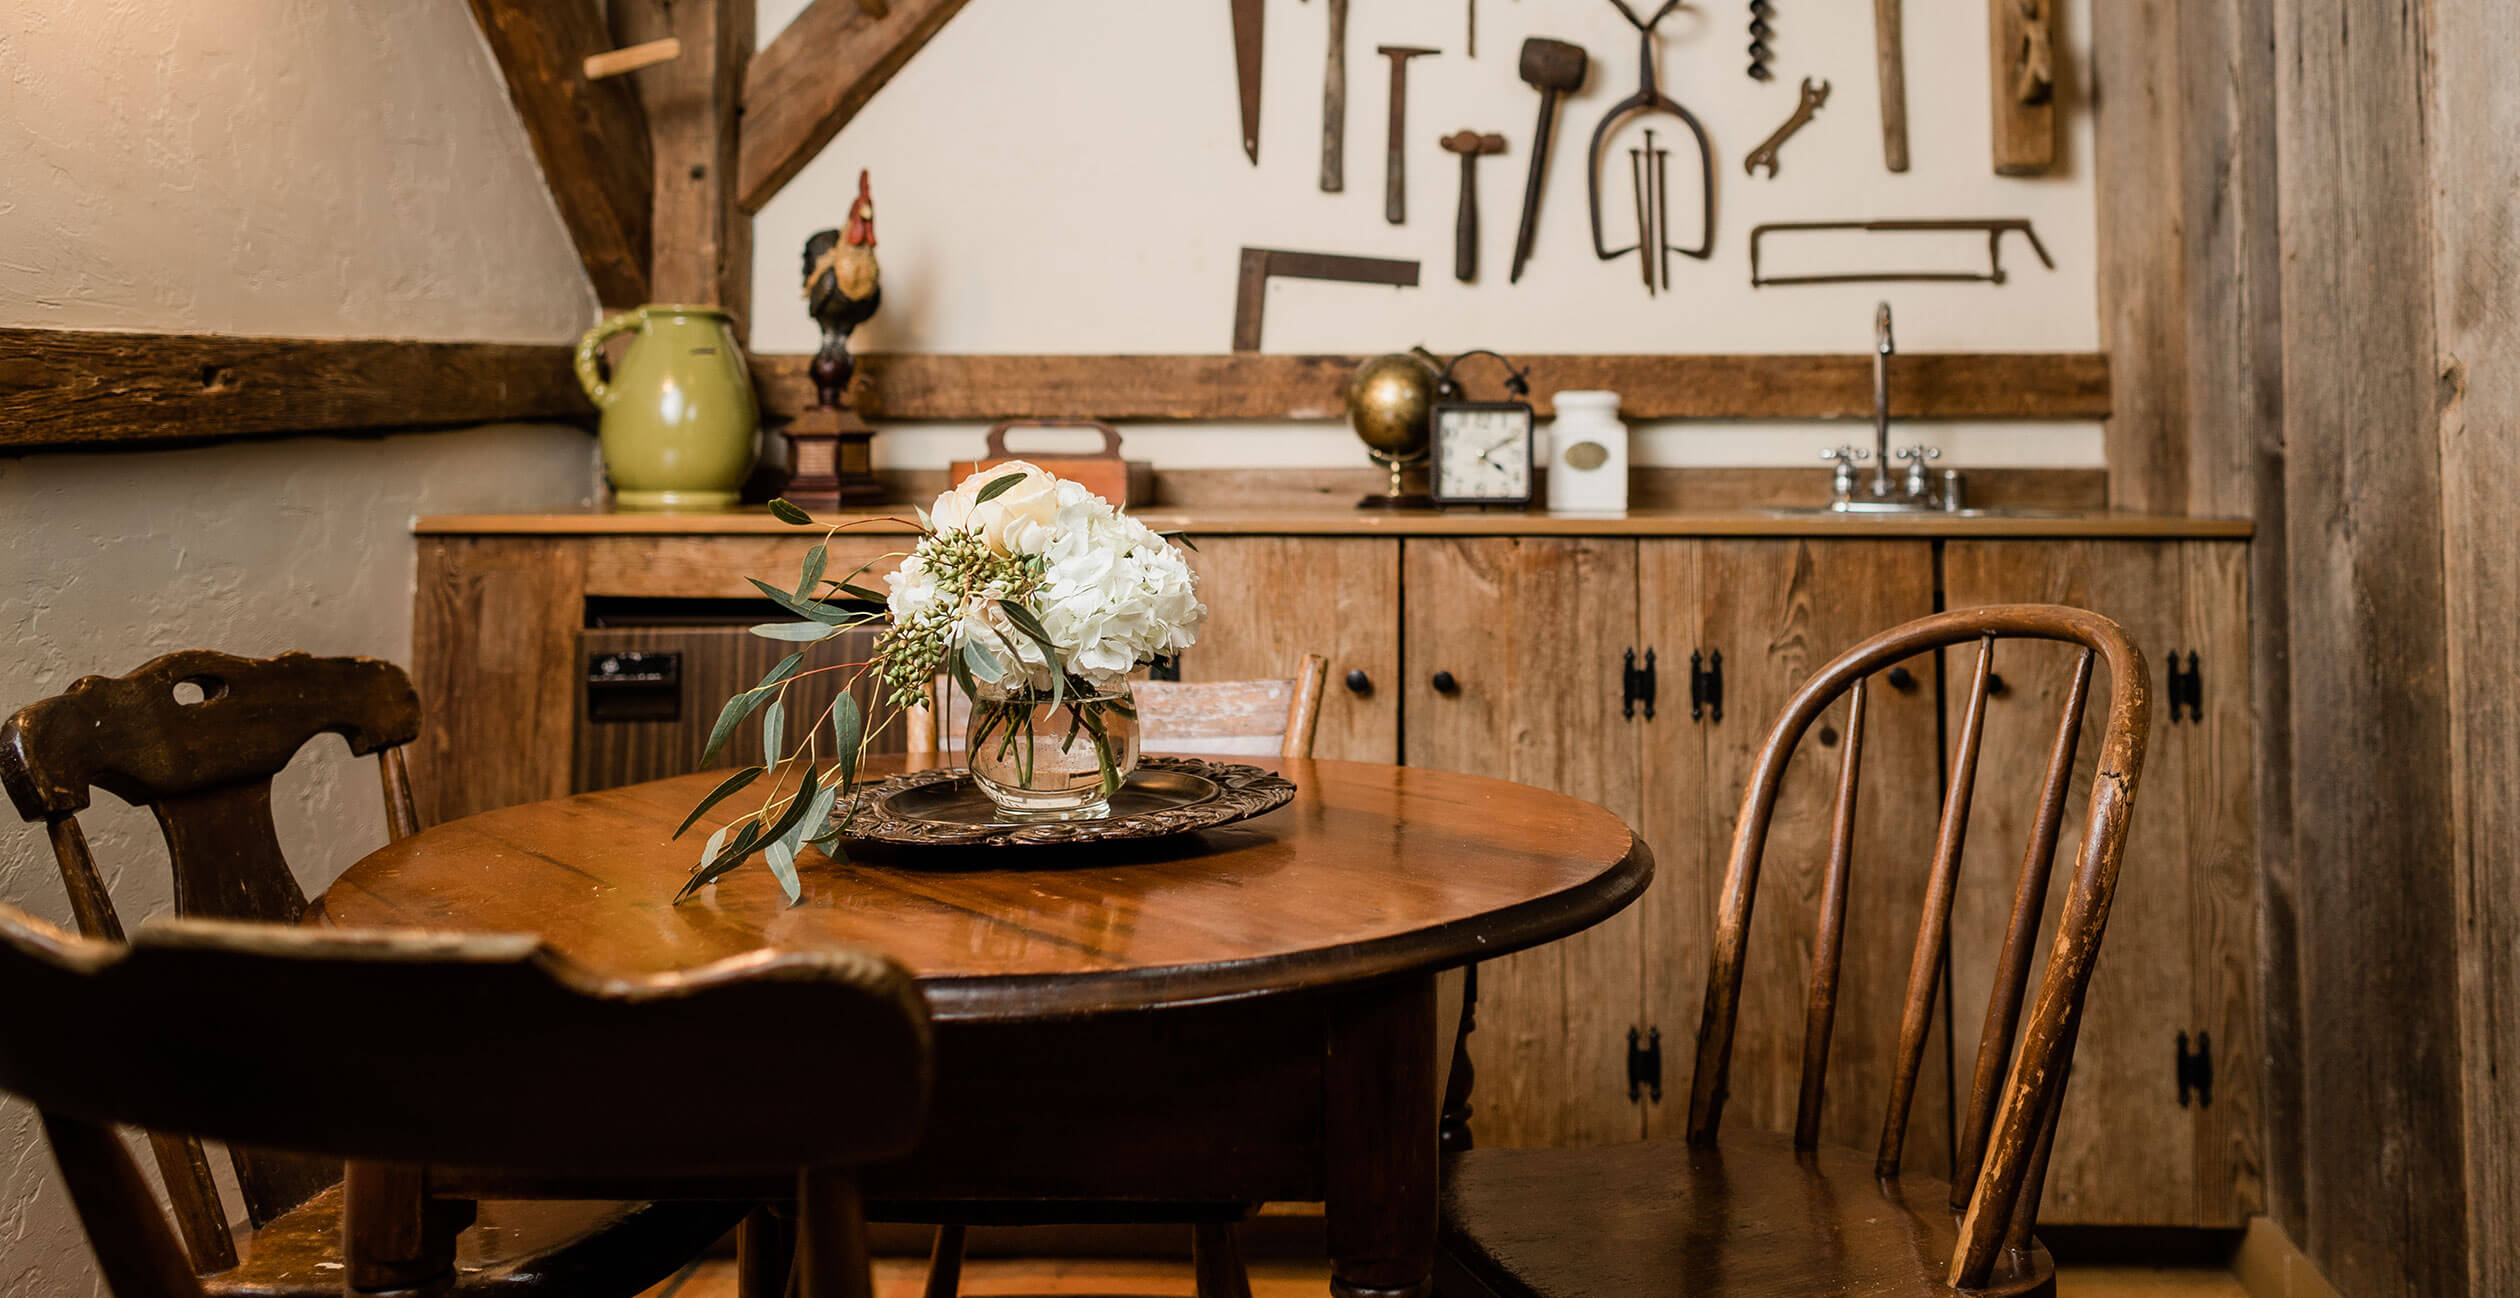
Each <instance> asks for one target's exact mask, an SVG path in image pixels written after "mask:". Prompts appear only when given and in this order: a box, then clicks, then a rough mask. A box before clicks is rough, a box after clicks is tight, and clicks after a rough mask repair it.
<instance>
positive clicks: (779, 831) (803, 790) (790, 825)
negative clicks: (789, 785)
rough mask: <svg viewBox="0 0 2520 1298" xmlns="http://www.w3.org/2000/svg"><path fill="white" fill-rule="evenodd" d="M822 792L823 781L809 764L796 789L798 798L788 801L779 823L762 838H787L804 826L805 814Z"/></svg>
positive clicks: (809, 763) (811, 764)
mask: <svg viewBox="0 0 2520 1298" xmlns="http://www.w3.org/2000/svg"><path fill="white" fill-rule="evenodd" d="M821 791H822V787H821V781H820V779H819V777H818V776H817V775H816V773H815V771H814V766H813V763H811V762H808V763H806V764H805V780H804V782H803V783H802V784H799V785H798V786H797V787H796V796H795V797H793V798H790V799H788V807H787V810H786V811H785V812H783V813H781V815H780V816H779V823H777V824H775V825H772V826H771V827H770V832H768V833H766V834H764V835H762V837H763V838H766V839H781V838H785V837H787V836H788V831H789V830H791V829H795V828H796V827H798V826H799V825H802V824H804V823H805V813H806V812H808V811H810V810H812V809H813V802H814V795H815V794H817V793H820V792H821ZM826 810H827V809H826Z"/></svg>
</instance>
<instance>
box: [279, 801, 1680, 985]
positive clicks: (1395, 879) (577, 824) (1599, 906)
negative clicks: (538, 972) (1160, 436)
mask: <svg viewBox="0 0 2520 1298" xmlns="http://www.w3.org/2000/svg"><path fill="white" fill-rule="evenodd" d="M901 761H902V759H901V758H899V757H889V758H871V759H869V761H868V763H867V769H866V771H865V772H864V773H863V774H862V776H861V778H875V777H880V776H882V775H884V774H886V773H889V772H890V771H894V770H898V769H900V763H901ZM1255 764H1257V765H1263V766H1268V767H1271V768H1274V769H1276V770H1278V771H1280V772H1281V773H1283V774H1284V775H1286V776H1287V777H1288V778H1290V779H1291V780H1293V781H1294V783H1295V785H1296V790H1297V791H1296V794H1295V797H1294V800H1293V801H1292V802H1290V803H1289V804H1288V805H1286V806H1284V807H1281V808H1279V809H1278V810H1275V811H1272V812H1269V813H1267V814H1265V815H1262V816H1259V817H1256V818H1254V819H1251V820H1248V821H1244V822H1242V823H1239V824H1235V825H1229V826H1225V827H1223V828H1219V829H1213V830H1208V831H1204V832H1202V833H1200V834H1197V835H1186V836H1180V837H1175V838H1170V839H1160V840H1149V841H1144V842H1135V843H1131V842H1107V843H1100V844H1092V845H1080V846H1074V847H1065V846H1061V847H1051V846H1039V847H984V848H973V847H960V848H943V847H939V848H920V849H908V848H903V849H881V848H869V847H863V846H862V845H856V844H853V845H852V850H851V857H852V859H851V860H849V861H847V862H845V863H843V862H840V861H835V860H832V859H830V858H828V857H826V856H824V855H823V854H822V853H820V852H816V851H813V850H811V849H808V850H807V851H806V852H805V853H804V854H803V855H802V856H801V857H800V859H799V860H798V863H797V865H798V873H799V875H800V876H801V878H802V882H803V885H804V890H803V895H802V897H801V898H800V899H799V900H798V901H797V902H796V903H795V904H794V905H790V904H788V902H787V900H786V898H785V897H784V895H783V894H782V893H781V891H780V889H779V886H778V884H777V882H776V881H775V880H774V879H773V878H772V877H771V875H770V872H769V871H768V870H767V869H766V868H763V867H761V866H760V865H759V864H758V863H754V864H751V865H747V866H746V867H744V868H742V869H739V870H736V871H734V872H733V873H731V874H729V875H727V876H725V877H724V878H722V879H720V880H719V881H718V882H716V883H714V884H711V885H709V886H708V887H706V888H703V889H701V890H700V891H698V892H697V893H695V894H694V895H693V896H692V897H691V898H689V899H688V900H686V901H684V902H682V903H681V904H679V905H678V904H675V902H674V900H673V898H674V894H675V892H676V890H677V889H678V888H680V887H681V885H682V883H683V881H684V879H685V878H687V877H688V876H689V874H690V873H691V870H692V868H693V866H694V865H695V864H696V863H697V860H698V857H699V854H700V846H701V844H702V842H704V841H705V840H706V838H707V837H708V835H709V833H710V831H711V830H712V829H714V828H715V826H716V825H717V824H721V823H724V821H725V820H727V819H731V818H732V817H734V816H736V815H739V814H741V803H742V801H743V799H742V798H741V797H740V796H739V797H738V798H736V799H732V800H730V803H729V804H721V806H720V807H719V808H717V809H715V810H713V811H712V813H711V814H710V815H708V816H704V817H702V818H701V820H700V821H699V823H698V824H696V825H694V826H693V827H692V829H691V830H690V831H688V832H687V833H685V834H684V835H683V836H682V837H681V838H680V839H675V838H673V837H672V835H673V832H674V829H675V826H677V825H678V824H680V823H681V821H682V818H683V817H684V816H685V815H686V814H688V813H689V811H690V809H691V808H692V807H693V806H694V805H695V804H696V803H697V802H698V801H699V799H700V797H701V796H702V795H703V794H705V793H707V792H708V790H709V789H710V788H712V787H713V786H714V785H715V784H716V783H717V781H718V780H720V779H721V778H723V773H702V774H697V775H689V776H683V777H679V778H676V779H669V780H658V781H654V782H651V783H646V784H635V785H629V786H627V787H623V788H618V789H610V790H605V791H602V792H597V793H584V794H579V795H576V796H574V797H568V798H559V799H554V800H551V801H548V802H536V803H528V804H524V805H521V806H514V807H507V808H504V809H501V810H498V811H490V812H483V813H481V814H478V815H473V816H466V817H463V818H461V819H459V820H454V821H450V822H448V823H446V824H442V825H438V826H436V827H434V828H431V829H427V830H424V831H422V832H420V833H418V834H415V835H413V836H411V837H409V838H405V839H403V840H401V841H400V842H397V843H394V844H392V845H390V846H387V847H385V848H382V849H379V850H378V851H376V852H373V853H371V854H369V855H368V856H366V857H365V858H363V859H361V860H360V861H359V862H358V863H356V864H354V865H352V866H351V867H350V868H349V869H348V870H347V871H345V872H344V873H343V874H342V875H341V877H340V878H339V879H338V880H336V881H335V882H334V883H333V884H332V886H331V888H330V889H329V890H327V891H326V892H325V893H324V895H323V896H322V897H321V898H320V899H319V900H318V902H317V903H316V911H315V913H314V914H313V915H312V916H311V918H312V920H313V921H314V922H321V923H330V924H334V925H339V926H343V927H357V928H415V927H416V928H432V929H463V930H472V931H484V930H497V931H515V932H531V933H537V934H539V935H541V937H542V938H543V940H544V941H545V942H547V943H549V944H550V945H552V946H554V947H556V948H558V949H559V950H560V951H561V952H562V953H564V954H565V955H567V956H568V957H570V958H571V959H573V960H575V961H577V962H579V963H581V964H583V965H585V966H587V967H589V968H590V969H591V970H593V971H595V972H597V973H599V974H611V975H632V976H635V975H640V974H652V973H661V972H665V971H669V970H679V969H688V968H692V967H696V966H699V965H703V964H707V963H709V962H711V961H714V960H719V959H723V958H726V957H729V956H735V955H741V954H743V953H745V952H749V951H753V950H757V949H759V948H763V947H781V948H789V949H800V948H801V949H813V948H827V947H832V946H838V945H855V946H870V947H875V948H878V949H881V950H883V951H885V952H887V953H889V954H890V955H891V956H892V957H893V958H894V959H896V960H899V961H900V962H901V963H902V964H903V965H904V966H906V967H907V968H908V969H909V970H910V971H911V972H912V973H913V974H914V975H916V976H917V977H918V979H919V981H920V984H921V987H922V989H923V990H924V991H925V992H926V993H927V996H928V1000H929V1004H930V1007H931V1009H932V1011H933V1012H934V1014H935V1016H936V1017H937V1018H938V1019H941V1020H976V1021H1010V1022H1011V1021H1021V1020H1031V1019H1040V1018H1044V1017H1058V1016H1062V1015H1075V1014H1087V1013H1096V1012H1104V1011H1117V1010H1137V1009H1153V1008H1160V1007H1164V1006H1173V1005H1191V1004H1202V1003H1209V1002H1216V1001H1224V1000H1232V999H1236V998H1241V997H1248V996H1256V995H1265V994H1269V993H1276V992H1286V991H1299V990H1304V989H1309V988H1318V987H1327V986H1332V985H1336V984H1342V983H1348V982H1354V981H1357V980H1362V979H1370V978H1375V977H1380V976H1384V975H1390V974H1398V973H1404V972H1417V971H1425V970H1432V969H1440V968H1445V967H1449V966H1454V965H1460V964H1465V963H1468V962H1470V961H1474V960H1481V959H1486V958H1489V957H1491V956H1497V955H1503V954H1505V953H1507V952H1511V951H1515V950H1519V949H1521V948H1524V947H1529V946H1534V945H1537V944H1539V943H1542V942H1547V941H1551V940H1553V939H1556V938H1559V937H1563V936H1565V935H1567V934H1569V933H1573V932H1577V931H1579V930H1581V929H1584V928H1587V927H1589V926H1591V925H1593V924H1596V923H1598V922H1600V921H1601V920H1603V919H1605V918H1607V917H1608V916H1610V915H1612V914H1614V913H1616V912H1617V911H1618V910H1619V909H1620V908H1621V907H1623V906H1625V905H1626V904H1628V902H1630V901H1632V900H1634V899H1635V898H1636V896H1637V895H1638V894H1640V893H1642V892H1643V891H1644V889H1645V886H1646V884H1647V883H1648V882H1649V881H1650V880H1651V878H1652V875H1653V856H1652V853H1651V852H1650V851H1649V850H1648V849H1647V848H1646V846H1645V844H1644V843H1642V842H1641V841H1639V840H1638V839H1637V837H1636V835H1635V834H1634V833H1633V832H1632V831H1630V829H1629V828H1628V826H1627V825H1626V824H1625V823H1624V822H1622V821H1621V820H1620V819H1619V818H1618V817H1616V816H1614V815H1612V814H1611V813H1609V812H1608V811H1605V810H1603V809H1602V808H1600V807H1597V806H1594V805H1593V804H1591V803H1588V802H1585V801H1583V800H1581V799H1578V798H1572V797H1568V796H1565V795H1563V794H1558V793H1551V792H1548V791H1546V790H1542V789H1535V788H1531V787H1529V786H1527V785H1520V784H1513V783H1509V782H1506V781H1503V780H1495V779H1488V778H1485V777H1481V776H1475V775H1462V774H1456V773H1452V772H1446V771H1437V770H1429V769H1424V768H1418V767H1402V766H1386V765H1380V764H1375V763H1366V762H1339V761H1327V760H1309V759H1292V758H1290V759H1284V760H1277V759H1270V760H1267V761H1258V762H1255Z"/></svg>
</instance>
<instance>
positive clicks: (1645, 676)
mask: <svg viewBox="0 0 2520 1298" xmlns="http://www.w3.org/2000/svg"><path fill="white" fill-rule="evenodd" d="M1639 703H1642V704H1644V705H1645V719H1646V720H1648V721H1651V720H1653V719H1654V651H1653V650H1651V649H1648V650H1646V651H1645V665H1644V666H1643V667H1639V666H1637V665H1636V651H1635V650H1633V649H1630V650H1628V651H1627V666H1626V667H1624V668H1622V669H1621V670H1620V673H1619V715H1621V716H1623V717H1626V718H1627V719H1628V720H1630V721H1634V720H1635V719H1636V705H1637V704H1639Z"/></svg>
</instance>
